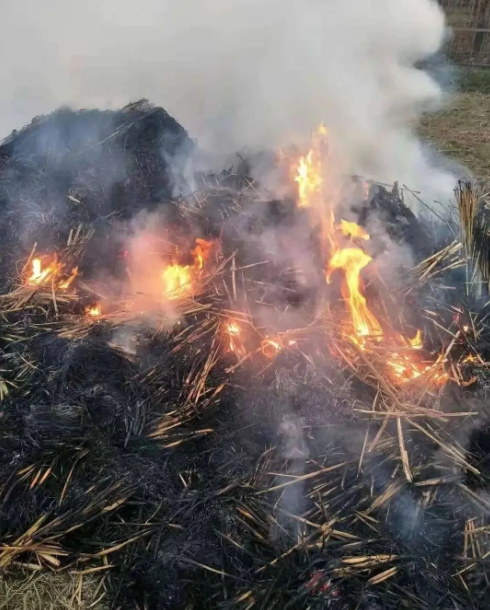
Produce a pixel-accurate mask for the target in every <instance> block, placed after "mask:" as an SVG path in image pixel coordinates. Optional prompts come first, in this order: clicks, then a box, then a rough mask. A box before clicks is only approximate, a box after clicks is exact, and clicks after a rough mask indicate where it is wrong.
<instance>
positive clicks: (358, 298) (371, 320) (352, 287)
mask: <svg viewBox="0 0 490 610" xmlns="http://www.w3.org/2000/svg"><path fill="white" fill-rule="evenodd" d="M371 260H372V259H371V257H370V256H369V255H368V254H366V253H365V252H364V251H363V250H361V249H360V248H344V249H342V250H337V251H336V252H335V253H334V254H333V256H332V258H331V259H330V263H329V266H328V274H327V281H330V277H331V275H332V273H333V272H334V271H335V270H336V269H343V271H344V273H345V280H346V284H347V294H346V295H345V296H346V299H347V304H348V306H349V309H350V312H351V316H352V324H353V327H354V331H355V333H356V335H357V336H359V337H370V336H371V337H372V336H375V337H376V336H377V337H382V336H383V331H382V329H381V326H380V324H379V322H378V320H377V319H376V316H375V315H374V314H373V313H372V312H371V311H370V309H369V307H368V305H367V301H366V298H365V297H364V296H363V294H362V292H361V277H360V273H361V270H362V269H364V267H366V265H368V264H369V263H370V262H371Z"/></svg>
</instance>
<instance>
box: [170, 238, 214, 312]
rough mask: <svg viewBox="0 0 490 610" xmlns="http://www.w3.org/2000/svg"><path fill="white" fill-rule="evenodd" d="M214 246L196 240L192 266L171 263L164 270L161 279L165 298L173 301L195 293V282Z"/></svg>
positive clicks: (202, 240) (204, 241)
mask: <svg viewBox="0 0 490 610" xmlns="http://www.w3.org/2000/svg"><path fill="white" fill-rule="evenodd" d="M215 246H216V242H214V241H206V240H205V239H200V238H197V239H196V247H195V248H194V249H193V250H192V256H193V259H194V263H193V265H179V264H178V263H172V264H171V265H168V266H167V267H165V268H164V270H163V271H162V279H163V285H164V293H165V296H166V297H167V298H169V299H171V300H175V299H179V298H182V297H187V296H190V295H192V294H193V293H194V292H195V280H196V278H197V276H198V275H199V272H200V271H202V270H203V269H204V265H205V263H206V261H207V260H208V259H209V257H210V255H211V252H212V250H213V248H214V247H215Z"/></svg>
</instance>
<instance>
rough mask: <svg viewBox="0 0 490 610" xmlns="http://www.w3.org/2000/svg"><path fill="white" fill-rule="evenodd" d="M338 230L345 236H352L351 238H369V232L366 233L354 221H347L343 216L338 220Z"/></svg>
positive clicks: (366, 239)
mask: <svg viewBox="0 0 490 610" xmlns="http://www.w3.org/2000/svg"><path fill="white" fill-rule="evenodd" d="M340 230H341V231H342V233H343V234H344V235H345V236H346V237H352V238H353V239H364V240H365V241H368V240H369V239H370V237H369V234H368V233H366V231H365V229H363V228H362V227H360V226H359V225H358V224H356V223H355V222H349V221H348V220H344V219H343V218H342V220H341V221H340Z"/></svg>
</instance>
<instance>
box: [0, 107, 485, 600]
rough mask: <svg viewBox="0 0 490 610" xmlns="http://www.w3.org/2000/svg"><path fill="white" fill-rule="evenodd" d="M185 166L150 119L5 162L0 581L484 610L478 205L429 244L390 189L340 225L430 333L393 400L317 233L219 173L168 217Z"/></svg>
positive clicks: (125, 594)
mask: <svg viewBox="0 0 490 610" xmlns="http://www.w3.org/2000/svg"><path fill="white" fill-rule="evenodd" d="M192 148H193V143H192V141H191V140H190V139H189V138H188V136H187V134H186V133H185V131H184V130H183V129H182V128H181V127H180V126H179V125H178V124H177V123H176V122H175V121H174V120H173V119H171V118H170V117H169V116H168V115H167V114H166V113H165V112H164V111H163V110H162V109H159V108H153V107H151V106H149V105H148V104H146V103H140V104H136V105H132V106H130V107H128V108H125V109H123V110H122V111H120V112H98V111H83V112H80V113H74V112H70V111H65V110H64V111H59V112H56V113H54V114H53V115H50V116H48V117H45V118H41V119H38V120H36V121H34V122H33V123H32V124H31V125H30V126H28V127H27V128H26V129H24V130H23V131H21V132H20V133H18V134H14V135H13V136H12V137H11V138H10V139H9V140H8V141H7V142H6V143H4V144H3V146H2V147H0V209H1V212H0V236H1V243H0V285H1V288H2V290H1V294H0V434H1V436H0V568H1V569H2V571H3V574H4V577H5V578H6V579H9V578H12V582H14V581H15V578H16V570H18V569H19V565H20V566H24V568H27V569H32V570H35V571H41V572H42V571H49V570H54V571H58V570H59V571H66V570H68V571H71V572H73V571H75V572H77V573H81V574H82V575H83V574H87V575H90V579H91V580H92V579H93V578H94V576H100V577H101V579H103V580H104V588H106V589H107V590H108V593H107V598H106V599H107V600H108V602H109V604H110V607H114V608H128V609H129V608H131V609H134V608H149V609H152V610H159V609H162V610H163V609H172V610H174V609H175V610H177V609H179V610H180V609H182V610H190V609H195V610H197V609H201V608H202V609H205V608H209V609H215V608H237V609H243V610H245V609H251V608H257V609H262V610H272V609H277V610H284V609H287V608H292V609H302V608H312V609H313V608H331V609H333V610H354V609H356V610H357V609H364V610H368V609H369V610H381V609H395V608H396V609H399V608H407V609H413V610H418V609H420V610H429V609H430V610H432V609H440V610H449V609H461V610H462V609H467V608H482V609H483V608H486V603H487V601H486V597H487V596H486V588H487V579H488V576H489V575H488V573H487V560H486V557H487V554H488V552H489V548H488V546H489V541H488V531H490V530H488V529H487V528H489V527H490V525H489V524H488V509H489V507H490V501H489V499H488V492H487V489H488V483H489V481H488V477H489V475H490V470H489V467H490V465H489V463H488V457H487V455H486V454H487V447H488V444H489V441H488V438H489V425H488V419H487V414H486V402H485V401H486V398H487V388H488V387H489V386H488V374H487V373H486V357H487V356H486V353H488V345H490V343H489V342H488V340H487V337H488V331H487V327H486V317H485V315H486V314H485V306H484V302H485V298H484V297H481V298H480V297H478V298H477V297H473V296H471V291H467V292H466V293H464V292H463V291H462V290H461V289H460V288H458V286H460V285H462V284H460V282H461V281H464V278H467V277H468V270H469V269H473V268H477V269H480V272H481V274H484V270H485V268H484V266H483V267H482V266H481V264H480V266H479V267H475V266H474V265H473V263H472V261H474V260H475V258H476V250H478V251H479V252H483V251H484V244H485V243H486V242H485V239H483V238H482V236H481V233H482V230H483V229H482V227H484V218H483V220H478V219H479V218H480V216H478V214H479V213H480V212H481V210H480V208H479V202H478V200H477V199H476V198H475V197H474V195H473V194H472V192H471V191H470V190H469V189H468V188H466V187H464V188H463V187H462V188H461V190H460V191H459V203H460V218H459V219H458V220H457V221H451V220H448V225H449V227H450V228H449V231H446V232H445V233H444V238H442V239H441V238H440V235H441V234H442V232H441V231H440V230H439V228H438V225H432V224H428V223H425V224H424V225H423V226H424V228H422V223H421V222H420V221H419V220H418V219H417V217H416V216H415V215H414V214H413V213H411V212H410V210H409V209H408V208H407V206H406V205H405V204H404V202H403V201H402V199H401V198H400V196H399V194H398V193H397V192H396V190H395V191H394V192H389V191H387V190H385V189H383V188H381V187H379V186H376V185H371V187H370V190H369V193H368V196H367V197H364V198H360V199H359V200H357V201H356V202H355V205H354V204H353V205H352V210H353V211H354V212H355V214H357V219H358V222H359V223H360V224H362V225H367V224H368V223H369V221H370V219H372V218H374V217H375V218H376V219H377V221H378V223H380V225H381V226H382V227H383V232H384V233H385V234H387V235H388V236H389V238H390V239H391V240H392V241H393V243H396V244H397V245H398V246H400V247H403V248H406V249H409V250H410V251H411V252H412V255H413V261H414V267H413V268H411V267H407V268H401V266H399V267H398V268H397V273H396V274H395V275H396V282H397V283H396V284H394V285H392V286H390V287H389V295H390V297H389V299H390V300H389V301H386V302H387V303H388V305H387V306H386V309H389V310H390V311H388V314H387V317H389V318H390V319H391V323H392V324H393V326H396V327H397V328H398V327H402V326H403V324H407V325H409V326H413V325H414V324H415V322H417V323H420V324H421V325H422V326H423V331H424V337H425V339H424V342H423V344H422V345H418V344H417V345H415V348H416V349H417V350H419V351H417V358H419V360H416V361H415V360H414V362H416V363H417V366H418V369H417V371H419V370H423V371H424V372H423V374H422V373H421V375H420V379H419V378H417V379H415V378H414V376H413V375H412V377H410V378H409V379H408V381H407V380H406V379H404V380H403V382H400V381H399V380H397V379H396V378H393V376H390V374H389V372H387V370H385V368H384V364H385V363H384V362H383V359H385V361H386V359H387V358H391V359H393V358H394V355H393V353H392V352H390V353H389V356H387V355H386V354H387V353H388V352H387V351H386V349H387V348H384V347H379V348H376V349H374V348H373V349H372V351H371V352H369V351H368V350H367V349H364V347H363V345H361V346H359V345H356V344H355V343H353V342H352V341H351V340H350V338H349V336H348V335H346V333H345V332H344V331H343V327H342V324H340V323H339V321H338V320H339V315H340V313H339V312H341V311H342V312H344V303H343V301H342V300H341V299H340V298H339V297H338V296H337V299H336V300H335V299H332V297H331V293H332V291H333V289H334V288H335V286H334V285H333V286H327V284H326V282H325V280H324V269H323V266H322V243H321V235H319V232H318V230H316V228H315V227H312V226H311V224H310V223H309V222H308V213H307V211H305V210H301V209H298V206H297V205H296V202H295V200H294V198H292V199H291V200H284V201H277V200H274V198H272V197H270V196H268V194H267V193H266V192H264V191H263V190H262V189H261V187H260V185H259V184H258V183H256V182H255V181H254V180H253V179H252V178H251V177H250V176H249V175H247V174H246V173H244V172H237V171H234V170H233V169H229V170H227V171H224V172H223V173H222V174H219V175H198V176H195V177H194V180H195V182H196V190H194V191H193V192H192V193H190V194H186V195H185V196H183V195H182V196H176V193H177V192H178V191H179V188H180V187H181V185H183V184H184V176H183V173H184V168H185V166H186V162H187V159H188V156H189V154H190V153H191V151H192ZM471 205H473V208H471ZM470 208H471V209H473V212H471V209H470ZM468 210H470V211H469V212H468ZM465 211H466V212H465ZM477 212H478V213H477ZM465 213H466V216H465ZM463 219H466V220H465V221H464V220H463ZM460 222H461V225H462V226H463V227H466V228H467V227H468V226H469V225H471V226H470V229H471V230H468V231H466V233H465V232H464V231H463V235H461V234H460V233H461V230H460ZM142 227H143V228H142ZM141 231H142V232H141ZM135 235H136V238H135ZM448 235H449V237H448ZM141 236H142V237H141ZM464 236H466V239H462V237H463V238H464ZM160 237H161V239H160ZM135 239H136V241H135ZM170 242H171V243H170ZM135 243H136V246H137V247H136V246H135ZM169 243H170V245H171V248H170V246H169ZM431 243H434V247H431ZM142 244H143V246H142ZM475 244H478V245H475ZM153 247H161V249H162V252H163V253H165V254H168V253H169V252H170V253H171V255H172V257H173V258H168V260H167V259H165V260H164V258H165V257H163V258H162V269H157V272H155V274H154V275H153V276H151V277H150V282H149V283H150V284H151V285H152V286H153V285H154V284H157V285H158V286H160V284H158V282H161V281H162V277H163V280H164V281H165V282H167V285H166V288H165V286H163V287H159V288H158V291H160V292H161V295H162V303H163V305H161V304H160V303H158V302H157V303H155V296H154V294H152V299H151V300H149V299H146V298H144V297H145V296H148V295H145V294H143V292H144V291H141V290H139V289H138V286H140V284H139V283H138V282H139V280H140V275H144V271H145V267H146V266H147V267H148V269H150V268H151V269H150V270H151V272H152V273H153V267H152V266H153V264H154V263H153V262H151V263H150V262H149V261H150V259H151V261H153V250H152V248H153ZM381 249H382V248H381V246H380V251H381ZM141 252H143V255H144V256H143V258H142V260H141V256H140V255H141ZM159 255H160V253H159ZM162 256H163V255H162ZM145 257H147V258H145ZM157 258H158V257H157ZM158 260H159V259H158ZM298 260H299V261H301V265H302V274H299V273H298V272H297V269H295V268H294V265H295V264H296V263H297V261H298ZM36 261H37V262H36ZM136 263H137V265H136ZM146 263H147V264H146ZM165 265H166V266H165ZM135 269H137V270H138V273H135ZM162 270H163V271H162ZM305 270H306V271H305ZM170 272H172V273H170ZM182 278H185V279H182ZM189 278H190V279H189ZM462 278H463V279H462ZM170 280H172V282H171V283H172V290H171V291H170V290H169V286H168V283H169V282H170ZM302 280H303V281H302ZM393 282H395V279H394V280H393ZM141 285H143V284H141ZM147 285H148V284H145V286H147ZM127 286H132V287H134V286H136V287H137V288H136V289H135V290H132V291H131V290H126V287H127ZM318 286H321V288H318ZM387 289H388V287H387V286H383V285H382V284H381V285H380V284H376V282H375V281H373V283H372V285H370V286H368V287H367V291H368V293H369V295H370V298H372V302H374V303H377V302H379V301H380V299H381V296H383V295H384V291H387ZM165 290H166V291H167V292H165ZM158 291H157V294H159V292H158ZM442 294H444V295H445V297H444V300H443V299H441V295H442ZM150 301H151V302H150ZM482 302H483V305H482ZM142 303H144V307H143V305H142ZM148 303H150V305H149V304H148ZM476 310H478V313H477V314H475V313H473V311H476ZM393 312H396V313H393ZM421 343H422V342H421ZM375 347H376V346H375ZM412 348H413V349H415V348H414V347H413V346H412V347H410V346H407V348H406V349H405V352H403V350H401V352H400V353H402V356H403V354H405V353H410V358H415V355H414V352H413V349H412ZM408 349H411V350H412V351H410V352H408V351H407V350H408ZM418 354H420V356H419V355H418ZM441 354H442V355H443V357H441ZM397 357H399V356H398V355H397ZM403 357H404V356H403ZM397 362H399V361H397ZM403 362H405V361H403ZM388 363H389V360H388ZM426 363H429V364H430V366H429V365H427V364H426ZM404 366H405V365H404ZM423 366H427V370H429V369H430V372H429V373H425V370H426V369H425V368H422V367H423ZM436 367H438V368H437V371H436ZM413 370H415V369H413ZM19 607H20V606H19Z"/></svg>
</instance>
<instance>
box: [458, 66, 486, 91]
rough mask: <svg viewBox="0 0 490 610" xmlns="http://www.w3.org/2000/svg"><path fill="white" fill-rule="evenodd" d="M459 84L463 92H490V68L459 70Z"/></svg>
mask: <svg viewBox="0 0 490 610" xmlns="http://www.w3.org/2000/svg"><path fill="white" fill-rule="evenodd" d="M458 85H459V89H460V91H462V92H463V93H485V94H487V95H488V94H490V69H488V70H486V69H481V68H466V69H462V70H460V71H459V74H458Z"/></svg>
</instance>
